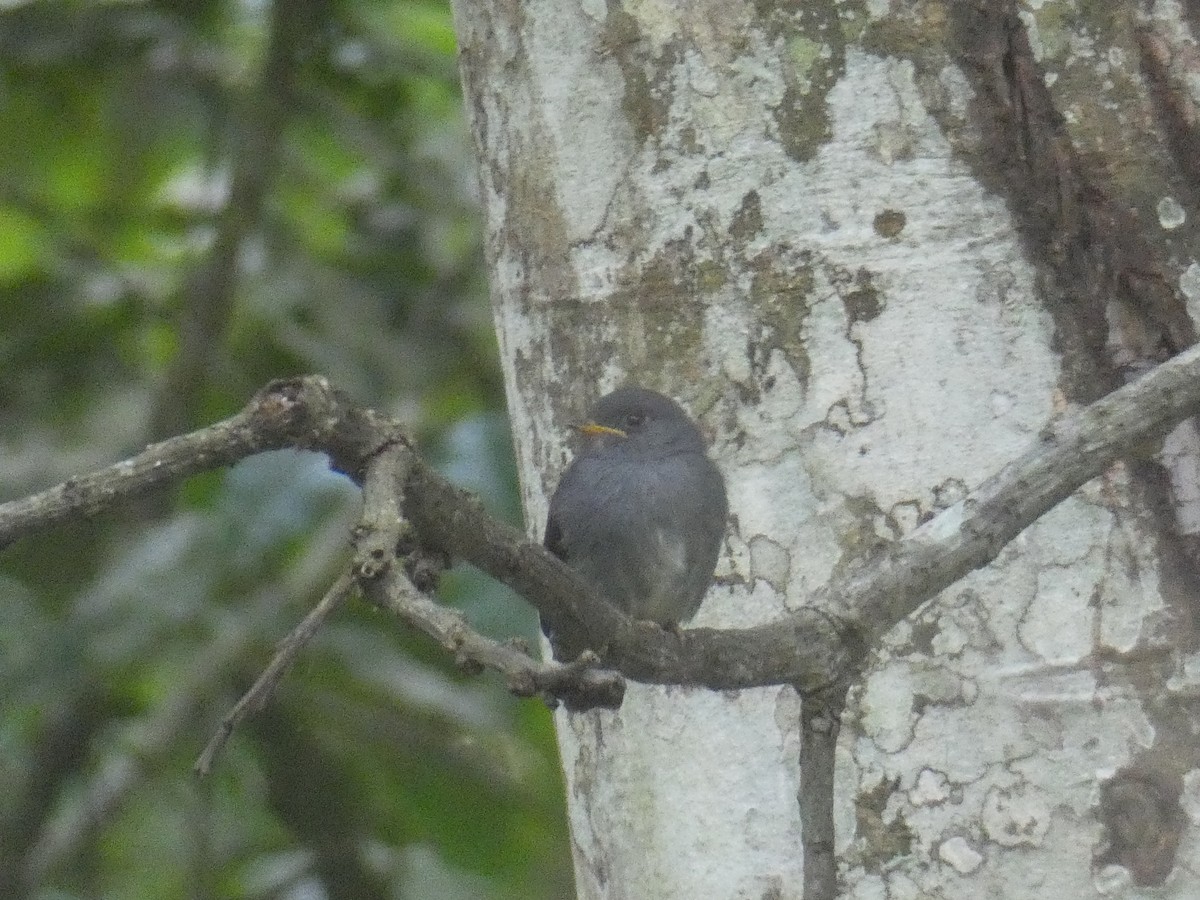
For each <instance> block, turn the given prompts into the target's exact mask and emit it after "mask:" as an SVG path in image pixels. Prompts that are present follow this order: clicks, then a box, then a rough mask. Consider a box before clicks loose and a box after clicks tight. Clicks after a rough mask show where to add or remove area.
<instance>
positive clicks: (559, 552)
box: [545, 387, 728, 626]
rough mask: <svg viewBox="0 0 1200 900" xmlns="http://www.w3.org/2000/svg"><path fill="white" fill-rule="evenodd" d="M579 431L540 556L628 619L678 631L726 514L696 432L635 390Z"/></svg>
mask: <svg viewBox="0 0 1200 900" xmlns="http://www.w3.org/2000/svg"><path fill="white" fill-rule="evenodd" d="M595 426H601V428H600V429H597V428H596V427H595ZM605 429H608V430H605ZM579 430H580V431H581V433H582V434H583V435H584V441H585V446H584V447H583V449H582V450H581V451H580V452H579V454H578V455H577V456H576V457H575V460H574V461H573V462H572V463H571V465H570V466H569V467H568V469H567V471H566V473H565V474H564V475H563V477H562V481H560V482H559V485H558V489H557V490H556V491H555V492H554V496H553V498H551V500H550V515H549V518H548V520H547V523H546V540H545V544H546V547H547V549H549V550H550V552H552V553H553V554H554V555H555V556H558V557H559V558H560V559H562V560H563V561H564V562H566V563H567V564H568V565H570V566H571V567H572V568H573V569H575V570H576V571H577V572H579V573H580V574H581V575H583V577H584V578H586V579H587V580H588V581H590V582H592V584H594V585H595V586H596V588H597V589H598V590H599V591H600V592H601V593H603V594H604V595H605V596H606V597H608V599H609V600H611V601H612V602H613V603H614V604H615V605H616V606H618V607H620V608H621V609H623V610H625V611H626V612H628V613H629V614H630V615H632V616H633V617H634V618H637V619H648V620H650V621H653V622H658V623H659V624H661V625H668V626H670V625H676V624H678V623H680V622H684V621H687V620H688V619H690V618H691V617H692V616H693V615H695V613H696V610H697V609H699V608H700V603H701V601H702V600H703V599H704V594H705V592H706V591H707V590H708V585H709V583H710V582H711V581H712V575H713V569H714V568H715V567H716V564H717V555H718V553H719V552H720V548H721V539H722V537H723V536H724V534H725V518H726V514H727V512H728V506H727V501H726V498H725V483H724V481H723V480H722V478H721V473H720V471H719V470H718V469H717V467H716V466H715V465H713V463H712V461H711V460H710V459H709V458H708V456H707V455H706V454H705V447H704V438H703V437H702V436H701V434H700V430H699V429H698V428H697V427H696V425H695V423H693V422H692V420H691V419H689V418H688V415H687V413H685V412H684V411H683V409H682V408H681V407H680V406H679V404H677V403H676V402H675V401H674V400H672V399H670V398H669V397H665V396H663V395H662V394H659V393H656V392H654V391H649V390H645V389H643V388H635V387H627V388H621V389H620V390H617V391H614V392H613V393H611V394H608V395H607V396H605V397H602V398H601V399H600V400H599V401H598V402H597V403H596V405H595V406H594V407H593V408H592V411H591V414H590V416H589V422H588V424H586V425H583V426H580V428H579ZM613 430H615V431H618V432H621V434H618V433H614V431H613Z"/></svg>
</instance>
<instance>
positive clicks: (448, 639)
mask: <svg viewBox="0 0 1200 900" xmlns="http://www.w3.org/2000/svg"><path fill="white" fill-rule="evenodd" d="M363 589H364V592H365V594H366V597H367V599H368V600H370V601H371V602H372V603H374V604H375V605H376V606H379V607H380V608H382V609H386V610H387V611H388V612H390V613H392V614H393V615H395V616H396V617H397V618H399V619H400V620H401V621H403V622H405V623H407V624H408V625H411V626H412V627H413V628H416V629H417V630H419V631H421V632H422V633H424V634H426V635H428V636H429V637H431V638H433V639H434V640H435V641H437V642H438V643H439V644H441V645H442V646H443V647H444V648H445V649H446V650H447V651H449V652H450V653H453V654H454V658H455V660H456V661H457V662H458V664H459V665H460V666H463V667H466V668H484V669H491V670H493V671H495V672H498V673H499V674H500V675H501V676H503V678H504V680H505V683H506V684H507V686H508V689H509V690H510V691H512V692H513V693H514V694H516V695H517V696H518V697H541V698H542V699H544V700H545V701H546V702H548V703H554V702H555V701H557V700H562V701H563V702H565V703H566V704H567V706H568V707H569V708H571V709H588V708H592V707H596V706H604V707H609V708H613V709H615V708H616V707H618V706H620V705H621V700H622V699H623V698H624V696H625V680H624V679H623V678H622V677H621V676H620V675H619V674H618V673H616V672H612V671H608V670H605V669H601V668H599V666H600V658H599V657H598V656H596V655H595V654H594V653H585V654H583V655H581V656H580V658H579V659H578V660H576V661H575V662H572V663H569V664H567V665H563V664H561V663H556V662H549V663H542V662H539V661H538V660H536V659H534V658H533V657H532V656H531V655H530V654H529V653H528V652H527V651H525V650H523V649H520V648H518V647H517V646H514V645H513V644H510V643H509V644H506V643H500V642H499V641H494V640H492V639H491V638H487V637H484V636H483V635H481V634H479V633H478V632H477V631H474V630H473V629H472V628H471V627H470V626H469V625H468V624H467V620H466V618H465V617H464V616H463V614H462V613H461V612H459V611H458V610H456V609H451V608H449V607H445V606H441V605H439V604H437V603H435V602H433V601H432V600H430V599H429V598H428V597H425V596H424V595H423V594H421V593H420V592H419V591H418V590H417V589H416V588H415V587H413V585H412V582H410V581H409V580H408V579H407V578H406V577H405V576H404V574H403V573H401V572H399V571H398V570H397V568H396V567H392V568H390V569H388V570H387V571H386V572H384V573H382V574H381V575H380V576H379V577H378V578H377V579H375V580H374V581H373V582H371V583H370V584H364V586H363Z"/></svg>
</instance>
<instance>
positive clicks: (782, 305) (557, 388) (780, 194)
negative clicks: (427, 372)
mask: <svg viewBox="0 0 1200 900" xmlns="http://www.w3.org/2000/svg"><path fill="white" fill-rule="evenodd" d="M456 16H457V23H458V29H459V38H460V42H461V52H462V71H463V81H464V86H465V91H466V103H467V108H468V110H469V113H470V116H471V121H472V126H473V129H474V133H475V137H476V140H477V142H478V148H479V155H480V159H479V164H480V173H481V185H482V191H483V199H484V204H485V208H486V211H487V228H488V248H489V264H490V267H491V278H492V296H493V298H494V307H495V315H496V323H497V329H498V333H499V338H500V346H501V350H502V354H503V357H504V365H505V372H506V377H507V385H508V393H509V403H510V410H511V413H512V423H513V432H514V435H515V440H516V450H517V456H518V460H519V464H520V468H521V473H522V490H523V495H524V501H525V509H526V514H527V519H528V521H529V523H530V535H531V537H534V538H536V537H537V536H538V533H539V529H540V523H541V522H542V521H543V518H544V513H545V508H546V497H547V495H548V492H549V491H550V490H552V489H553V487H554V484H555V482H556V480H557V478H558V475H559V474H560V473H561V471H562V469H563V467H564V464H565V462H566V458H567V457H566V453H565V449H564V424H565V423H566V422H568V421H570V419H571V418H572V417H573V416H577V415H578V414H580V413H581V412H582V411H583V410H584V409H585V408H586V406H587V403H588V401H590V400H592V399H594V398H595V397H596V396H598V395H599V394H600V393H602V392H604V391H606V390H608V389H610V388H612V387H614V386H616V385H617V384H620V383H623V382H626V381H635V382H640V383H642V384H645V385H647V386H650V387H654V388H657V389H659V390H662V391H664V392H666V393H668V394H671V395H673V396H675V397H677V398H678V399H679V400H680V401H681V402H683V403H684V405H685V406H686V407H688V409H689V410H690V411H691V412H692V413H693V414H694V415H696V416H697V417H698V419H699V420H700V421H701V422H702V424H703V426H704V427H705V428H706V430H707V432H708V433H709V434H710V435H711V437H712V439H713V443H714V450H713V453H714V457H715V458H716V459H717V460H718V461H719V463H720V464H721V466H722V468H723V470H724V472H725V475H726V479H727V482H728V487H729V497H730V504H731V509H732V515H731V519H730V527H729V532H728V536H727V542H726V552H724V553H723V557H722V562H721V563H720V565H719V567H718V573H717V574H718V581H717V584H716V585H715V586H714V587H713V589H712V590H711V592H710V594H709V596H708V599H707V601H706V603H705V605H704V607H703V608H702V610H701V612H700V615H699V618H698V619H697V621H698V622H700V623H703V624H707V625H718V626H719V625H722V624H738V625H745V624H753V623H758V622H761V621H765V620H769V619H770V618H772V617H774V616H777V615H779V614H780V613H781V612H783V611H785V610H787V609H788V608H792V607H795V606H797V605H800V604H804V603H805V602H806V598H807V597H809V596H810V594H811V592H812V590H813V588H814V587H816V586H818V585H820V584H822V583H824V582H825V581H826V580H827V579H828V578H829V577H830V575H831V574H833V573H836V572H838V571H841V570H843V569H844V568H846V567H848V566H853V565H855V564H856V563H857V562H858V561H860V560H862V559H863V558H865V557H867V556H869V555H870V554H871V553H872V552H873V551H875V550H876V549H878V548H879V547H880V546H881V545H883V544H884V543H886V542H888V541H892V540H894V539H896V538H898V537H900V536H903V535H905V534H906V533H908V532H909V531H910V530H912V529H913V528H914V527H915V526H917V525H918V524H919V523H921V522H922V521H923V520H925V519H926V518H927V517H929V516H930V515H931V514H933V513H934V512H936V511H937V510H938V509H940V508H942V507H944V506H946V505H947V504H950V503H953V502H955V501H956V500H957V499H959V498H960V497H961V496H962V494H963V493H964V491H966V490H967V489H969V488H971V487H973V486H975V485H977V484H978V483H979V482H980V481H982V480H983V478H985V477H986V476H987V475H989V474H990V473H992V472H994V471H995V470H997V469H998V468H1000V467H1001V466H1003V465H1004V464H1005V462H1006V461H1007V460H1009V459H1011V458H1012V457H1013V456H1014V455H1016V454H1017V453H1018V452H1020V451H1021V450H1023V449H1025V448H1027V447H1028V446H1030V445H1031V444H1032V443H1034V442H1036V441H1037V439H1038V434H1039V431H1040V430H1041V429H1042V428H1043V427H1044V426H1046V425H1047V423H1050V422H1052V421H1053V420H1054V419H1055V418H1056V417H1058V416H1060V415H1062V414H1063V413H1064V412H1066V411H1068V410H1070V409H1072V408H1075V407H1077V406H1078V405H1080V404H1083V403H1086V402H1088V401H1090V400H1093V399H1095V398H1096V397H1098V396H1100V395H1102V394H1103V393H1105V392H1107V391H1109V390H1111V389H1113V388H1115V387H1117V386H1119V385H1120V384H1122V383H1123V382H1124V381H1125V380H1128V379H1129V378H1133V377H1136V376H1137V374H1138V373H1139V372H1140V371H1143V370H1144V368H1146V367H1148V366H1152V365H1154V364H1155V363H1157V362H1158V361H1160V360H1162V359H1163V358H1165V357H1166V356H1168V355H1170V354H1171V353H1173V352H1175V351H1176V350H1178V349H1179V348H1181V347H1183V346H1186V345H1188V344H1190V343H1191V342H1192V341H1193V340H1194V334H1193V331H1194V325H1193V318H1192V314H1193V313H1194V312H1195V311H1196V310H1197V309H1198V308H1200V307H1198V306H1197V304H1200V264H1198V263H1197V259H1200V241H1198V240H1197V228H1196V225H1197V221H1200V207H1198V199H1200V132H1198V130H1197V129H1198V127H1200V125H1198V123H1200V87H1197V85H1200V48H1198V46H1197V42H1196V37H1197V36H1200V2H1197V0H1187V2H1145V3H1133V2H1121V0H1117V2H1112V3H1105V4H1096V3H1082V2H1079V3H1068V2H1054V0H1040V2H1036V3H1035V2H1030V3H1028V4H1027V5H1021V4H1015V3H1008V2H1004V0H1000V2H990V0H987V2H985V0H978V2H968V0H958V2H945V0H942V2H932V0H931V2H902V0H901V2H897V0H893V2H890V3H885V2H874V0H868V2H863V3H845V2H833V0H829V2H803V3H799V2H792V3H777V4H759V3H749V2H744V3H743V2H736V0H693V2H686V3H684V2H675V3H672V2H649V3H641V2H638V3H634V2H628V3H620V2H601V0H584V2H581V3H578V4H572V3H562V2H559V0H524V2H499V0H459V2H457V3H456ZM1198 443H1200V441H1198V439H1197V435H1196V432H1195V429H1194V427H1193V426H1192V425H1190V424H1188V425H1184V426H1181V427H1180V428H1179V429H1177V430H1176V432H1175V433H1174V434H1172V435H1171V437H1170V438H1168V440H1167V442H1166V443H1165V445H1164V447H1163V448H1161V449H1160V448H1156V447H1148V448H1146V452H1145V454H1144V456H1143V457H1142V458H1139V459H1134V460H1129V461H1128V462H1126V463H1124V464H1122V465H1119V466H1116V467H1114V468H1113V469H1112V470H1111V471H1109V472H1108V473H1107V474H1106V476H1105V477H1104V478H1102V479H1098V480H1096V481H1095V482H1093V483H1090V484H1089V485H1087V486H1085V488H1083V489H1082V490H1080V491H1079V492H1078V493H1077V494H1076V495H1075V496H1073V497H1072V498H1070V499H1069V500H1068V501H1067V502H1065V503H1063V504H1062V505H1061V506H1060V507H1059V508H1058V509H1056V510H1055V511H1054V512H1053V513H1052V514H1050V515H1049V516H1047V517H1046V518H1044V519H1043V520H1042V521H1041V522H1039V523H1038V524H1037V525H1035V526H1034V527H1032V528H1030V529H1029V530H1028V531H1027V532H1025V534H1023V535H1022V536H1021V537H1020V538H1019V539H1018V540H1017V541H1015V542H1014V543H1013V544H1012V545H1010V546H1009V547H1008V548H1007V549H1006V550H1005V551H1004V553H1003V554H1002V555H1001V557H1000V558H999V559H998V560H997V561H996V563H994V564H993V565H992V566H990V567H988V568H987V569H984V570H982V571H980V572H978V573H976V574H975V575H973V576H971V577H969V578H967V579H965V580H964V581H962V582H961V583H960V584H958V585H956V586H955V587H954V588H952V589H950V590H947V591H946V592H944V593H943V594H942V595H941V596H940V597H938V598H937V599H936V600H935V601H933V602H932V603H931V604H929V605H928V606H926V607H925V608H924V609H923V610H922V611H921V613H920V614H919V615H918V616H916V617H914V618H913V619H912V620H911V621H909V622H906V623H904V624H903V625H901V626H900V627H898V628H896V629H895V630H894V631H893V633H892V634H891V635H889V638H888V640H887V642H886V645H885V646H884V647H882V648H880V650H879V652H878V654H877V656H876V657H875V660H874V662H873V664H872V666H871V668H870V669H869V671H868V673H867V675H866V677H865V678H864V679H862V681H861V682H860V683H858V684H856V685H855V686H854V687H853V689H852V690H851V694H850V705H849V707H848V708H847V710H846V713H845V716H844V718H843V721H842V729H841V736H840V741H839V744H838V748H839V749H838V764H839V765H838V776H837V785H838V790H837V795H836V799H835V814H836V815H835V818H836V821H837V824H838V838H837V845H836V855H837V862H838V868H839V877H840V879H841V886H842V889H843V891H844V894H845V896H849V897H863V898H867V897H882V896H888V897H914V898H916V897H987V896H995V897H1004V898H1007V900H1015V898H1044V897H1056V898H1067V900H1071V898H1083V897H1092V896H1094V895H1095V892H1096V890H1097V889H1099V890H1100V891H1102V892H1108V893H1113V894H1121V892H1122V890H1123V888H1122V885H1123V884H1125V883H1127V882H1134V883H1137V884H1140V885H1155V884H1161V885H1163V887H1162V888H1161V890H1162V891H1163V893H1161V894H1159V896H1167V897H1178V898H1184V897H1188V898H1191V897H1194V896H1195V884H1196V881H1195V879H1196V875H1195V874H1194V873H1195V872H1196V870H1197V867H1198V866H1200V828H1198V823H1197V819H1198V818H1200V741H1198V740H1197V737H1196V735H1197V734H1198V733H1200V709H1198V706H1200V704H1198V703H1197V697H1198V696H1200V654H1197V653H1196V651H1195V647H1196V646H1197V636H1198V634H1197V623H1196V615H1195V613H1196V612H1197V611H1198V610H1200V604H1198V597H1200V593H1198V592H1200V539H1198V538H1200V476H1198V472H1200V463H1198V457H1197V452H1196V447H1197V445H1198ZM833 611H834V612H836V610H833ZM799 724H800V714H799V700H798V698H797V697H796V695H795V694H794V692H792V691H791V690H790V689H787V688H772V689H760V690H754V691H745V692H742V693H739V694H730V695H723V694H714V693H710V692H706V691H703V690H697V689H689V688H684V687H677V688H660V687H645V686H638V685H634V686H631V690H630V692H629V695H628V698H627V700H626V703H625V705H624V707H623V708H622V709H621V710H620V711H619V712H617V713H609V712H589V713H582V714H575V715H572V714H568V713H565V712H564V713H560V714H559V720H558V725H559V735H560V741H561V748H562V753H563V763H564V767H565V769H566V773H567V779H568V796H569V802H570V805H571V810H570V820H571V823H572V829H573V835H572V836H573V844H574V847H575V856H576V867H577V873H578V888H579V895H580V896H581V897H588V898H601V897H603V898H650V897H653V898H660V900H665V898H689V900H692V898H707V897H712V898H732V897H738V898H741V897H754V898H758V897H772V898H790V897H799V896H800V895H801V883H802V875H801V871H800V870H801V855H802V851H801V841H802V835H801V828H800V821H801V819H800V811H799V808H798V800H797V785H798V782H799V777H800V775H799V771H798V759H799V733H800V732H799Z"/></svg>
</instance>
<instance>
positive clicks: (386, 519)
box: [354, 440, 413, 579]
mask: <svg viewBox="0 0 1200 900" xmlns="http://www.w3.org/2000/svg"><path fill="white" fill-rule="evenodd" d="M412 465H413V452H412V448H410V447H409V446H408V442H407V441H403V440H399V441H397V442H396V443H393V444H388V445H387V446H385V447H384V448H383V449H382V450H380V451H379V453H378V454H376V455H375V456H374V457H373V458H372V459H371V461H370V462H369V463H368V464H367V467H366V472H365V474H364V476H363V511H362V518H361V520H360V521H359V525H358V527H357V528H356V529H355V530H354V571H355V573H356V574H357V575H358V577H360V578H363V579H371V578H375V577H376V576H378V575H379V574H381V573H382V572H383V571H384V570H385V569H386V568H387V567H388V566H390V565H391V564H392V563H393V562H395V559H396V547H397V546H398V545H399V543H400V534H401V532H402V530H403V527H404V519H403V517H402V516H401V514H400V504H401V498H402V496H403V494H402V492H403V490H404V484H405V482H406V481H408V473H409V471H410V470H411V469H412Z"/></svg>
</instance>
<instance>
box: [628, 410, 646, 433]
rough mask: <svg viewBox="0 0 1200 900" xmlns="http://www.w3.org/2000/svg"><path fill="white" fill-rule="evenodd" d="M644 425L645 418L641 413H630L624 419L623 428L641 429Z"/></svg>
mask: <svg viewBox="0 0 1200 900" xmlns="http://www.w3.org/2000/svg"><path fill="white" fill-rule="evenodd" d="M645 424H646V416H645V415H644V414H643V413H630V414H629V415H627V416H626V417H625V426H626V427H627V428H629V429H630V430H633V429H635V428H641V427H642V426H643V425H645Z"/></svg>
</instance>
